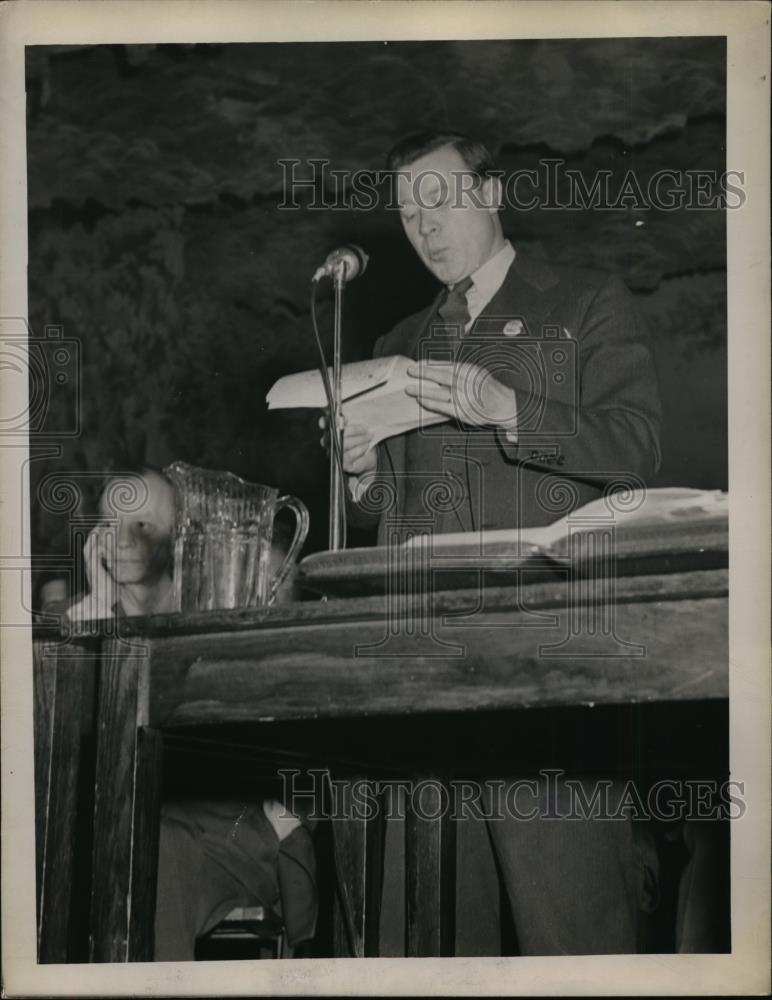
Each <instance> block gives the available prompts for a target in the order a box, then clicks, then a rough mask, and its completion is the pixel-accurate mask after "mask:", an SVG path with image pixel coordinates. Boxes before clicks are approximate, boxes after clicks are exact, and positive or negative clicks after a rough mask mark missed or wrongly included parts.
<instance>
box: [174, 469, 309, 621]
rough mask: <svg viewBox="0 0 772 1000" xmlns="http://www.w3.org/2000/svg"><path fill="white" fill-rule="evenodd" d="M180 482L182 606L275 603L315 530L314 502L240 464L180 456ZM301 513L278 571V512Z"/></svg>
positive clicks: (177, 589) (178, 596) (177, 568)
mask: <svg viewBox="0 0 772 1000" xmlns="http://www.w3.org/2000/svg"><path fill="white" fill-rule="evenodd" d="M164 473H165V475H167V476H168V477H169V479H170V480H171V482H172V483H173V484H174V487H175V494H176V504H177V517H176V522H177V523H176V536H175V543H174V602H175V604H174V606H175V608H176V610H177V611H183V612H184V611H212V610H214V609H226V608H257V607H268V606H270V605H271V604H273V602H274V600H275V599H276V594H277V592H278V590H279V588H280V587H281V585H282V583H283V582H284V581H285V579H286V578H287V575H288V573H289V572H290V570H291V569H292V566H293V564H294V563H295V560H296V558H297V555H298V552H299V551H300V549H301V547H302V545H303V542H305V540H306V536H307V534H308V510H307V509H306V506H305V504H304V503H303V502H302V501H301V500H298V499H297V498H296V497H292V496H279V491H278V490H276V489H274V488H273V487H271V486H261V485H259V484H257V483H248V482H246V481H245V480H243V479H241V478H240V477H239V476H235V475H234V474H233V473H232V472H224V471H220V470H215V469H202V468H199V467H197V466H195V465H188V464H187V463H185V462H173V463H172V464H171V465H169V466H167V467H166V468H165V469H164ZM285 508H287V509H289V510H291V511H292V512H293V513H294V515H295V533H294V536H293V538H292V542H291V543H290V546H289V549H288V550H287V553H286V555H285V556H284V559H283V560H282V562H281V565H280V566H279V568H278V570H277V571H276V573H275V574H272V573H271V572H270V562H271V542H272V539H273V528H274V521H275V519H276V515H277V514H278V513H279V511H281V510H283V509H285Z"/></svg>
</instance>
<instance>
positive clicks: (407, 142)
mask: <svg viewBox="0 0 772 1000" xmlns="http://www.w3.org/2000/svg"><path fill="white" fill-rule="evenodd" d="M443 146H452V147H453V149H455V151H456V152H457V153H458V154H459V156H460V157H461V159H462V160H463V161H464V163H465V164H466V166H467V167H468V168H469V170H471V171H472V173H474V174H476V175H477V176H478V177H479V178H480V179H481V180H485V178H486V177H490V176H491V175H493V174H494V173H495V172H496V168H495V165H494V162H493V157H492V156H491V154H490V151H489V149H488V147H487V146H484V145H483V143H481V142H478V141H477V140H476V139H470V138H469V136H467V135H462V134H461V133H460V132H435V131H430V130H426V131H423V132H414V133H412V134H411V135H408V136H405V138H404V139H400V141H399V142H398V143H397V144H396V146H394V148H393V149H392V150H391V151H390V153H389V155H388V156H387V157H386V169H387V170H388V171H389V172H391V173H394V172H395V171H397V170H401V169H402V167H406V166H408V164H410V163H415V161H416V160H418V159H420V158H421V157H422V156H427V155H428V154H429V153H434V152H436V151H437V150H438V149H442V148H443Z"/></svg>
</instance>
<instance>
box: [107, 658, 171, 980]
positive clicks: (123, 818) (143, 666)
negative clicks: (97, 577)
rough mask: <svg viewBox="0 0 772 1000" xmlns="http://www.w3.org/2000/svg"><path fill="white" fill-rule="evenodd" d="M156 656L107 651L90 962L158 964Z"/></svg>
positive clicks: (159, 777)
mask: <svg viewBox="0 0 772 1000" xmlns="http://www.w3.org/2000/svg"><path fill="white" fill-rule="evenodd" d="M148 669H149V663H148V656H147V655H144V656H143V655H141V651H138V650H137V649H136V648H132V647H128V646H126V645H125V644H124V643H122V642H121V641H120V640H110V641H108V642H106V643H105V644H104V647H103V654H102V664H101V683H100V691H99V713H98V714H99V729H98V741H97V763H96V772H97V773H96V793H95V804H94V854H93V884H92V895H91V933H90V958H91V961H93V962H128V961H150V960H152V957H153V951H152V946H153V919H154V913H155V891H156V865H157V856H158V829H159V816H160V808H161V802H160V793H161V758H160V750H161V742H160V736H159V734H158V733H155V732H153V731H151V730H148V729H147V728H146V727H145V725H144V723H145V722H146V720H147V679H148Z"/></svg>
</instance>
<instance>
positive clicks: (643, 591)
mask: <svg viewBox="0 0 772 1000" xmlns="http://www.w3.org/2000/svg"><path fill="white" fill-rule="evenodd" d="M511 579H512V581H513V583H514V582H515V581H516V580H517V579H519V578H518V577H517V576H516V574H515V573H514V572H513V574H512V578H511ZM727 589H728V573H727V570H726V569H725V568H715V567H712V566H711V568H704V569H691V570H689V569H687V568H685V567H683V566H682V565H681V564H680V563H679V564H678V565H677V566H676V571H673V572H667V573H647V574H644V575H632V576H623V575H620V576H619V577H618V579H617V590H618V593H619V599H620V600H656V599H657V597H658V595H662V594H669V595H671V596H675V595H676V594H677V593H679V592H682V596H684V597H687V596H692V597H702V596H720V595H725V594H726V593H727ZM565 591H566V583H565V579H557V580H552V581H542V582H534V583H530V584H529V585H528V586H525V587H523V586H520V585H517V586H514V585H508V586H504V585H501V586H495V587H487V586H486V588H485V603H486V606H487V607H491V608H493V607H497V608H506V607H511V606H513V605H514V604H516V603H517V601H518V599H519V598H520V596H521V594H522V595H523V597H524V599H525V600H527V603H528V604H529V606H530V605H531V604H533V605H534V606H539V607H548V606H550V605H552V606H560V605H561V604H563V603H564V602H565ZM479 596H480V587H479V586H473V587H472V588H467V589H461V590H448V591H442V590H435V592H434V593H433V601H434V606H435V608H436V610H437V612H438V613H443V614H445V613H449V614H452V613H454V612H456V611H463V610H465V609H466V608H468V607H469V606H470V604H473V603H474V602H475V600H477V599H479ZM424 599H425V597H424V595H411V596H407V597H405V596H396V597H395V596H390V597H388V598H387V597H384V596H383V595H376V596H371V597H359V598H347V599H334V600H328V601H323V600H309V601H300V602H296V603H294V604H283V605H278V606H276V607H273V608H240V609H235V610H232V611H201V612H197V613H190V614H184V615H183V614H170V615H153V616H150V617H147V618H143V617H133V618H123V619H121V620H120V621H119V623H118V632H119V634H120V635H121V636H123V637H130V636H143V637H153V636H159V637H160V636H173V635H200V634H202V633H207V632H209V633H223V632H238V631H243V630H244V629H264V628H265V629H270V628H281V627H285V626H299V625H313V624H320V625H321V624H325V623H340V622H354V621H367V620H371V619H375V618H378V617H382V616H384V615H386V614H387V610H388V611H389V612H391V611H392V610H394V609H395V608H396V609H397V610H398V611H399V612H400V613H407V609H406V606H415V605H416V604H419V603H421V602H423V600H424ZM102 624H103V626H104V627H108V626H109V628H110V629H112V633H113V634H114V631H115V628H114V623H113V622H110V623H102ZM38 632H39V633H40V634H41V637H42V638H48V639H49V640H50V639H51V638H52V635H51V630H50V629H48V630H41V629H38V630H37V632H36V633H35V634H36V635H37V633H38ZM68 634H71V635H73V636H81V635H83V636H91V635H95V634H97V635H98V634H100V627H99V625H98V624H91V625H77V626H72V628H71V629H70V631H69V632H68Z"/></svg>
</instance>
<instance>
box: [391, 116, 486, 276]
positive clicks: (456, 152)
mask: <svg viewBox="0 0 772 1000" xmlns="http://www.w3.org/2000/svg"><path fill="white" fill-rule="evenodd" d="M387 167H388V169H389V170H390V171H392V172H394V173H395V174H396V194H397V200H398V203H399V208H400V218H401V220H402V225H403V228H404V230H405V233H406V235H407V238H408V239H409V240H410V242H411V243H412V245H413V247H414V249H415V251H416V253H417V254H418V256H419V257H420V258H421V260H422V261H423V263H424V264H425V265H426V267H427V268H428V269H429V270H430V271H431V272H432V274H434V275H435V277H437V278H439V280H440V281H441V282H443V284H446V285H453V284H455V283H456V282H457V281H460V280H461V279H462V278H465V277H467V276H468V275H470V274H473V273H474V272H475V271H476V270H477V269H478V268H479V267H480V266H481V265H482V264H484V263H485V261H487V260H488V259H489V258H490V257H492V256H493V254H495V253H496V252H497V251H498V250H499V249H500V248H501V246H502V245H503V242H504V237H503V234H502V230H501V222H500V220H499V215H498V212H499V208H500V207H501V184H500V181H499V180H498V177H497V176H496V172H495V171H494V169H493V164H492V161H491V157H490V154H489V153H488V151H487V149H486V148H485V146H483V145H482V144H481V143H477V142H474V141H473V140H471V139H468V138H467V137H465V136H462V135H459V134H457V133H453V132H422V133H418V134H416V135H412V136H408V137H407V138H406V139H403V140H402V142H400V143H398V144H397V145H396V146H395V147H394V149H392V151H391V152H390V153H389V156H388V158H387Z"/></svg>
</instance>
